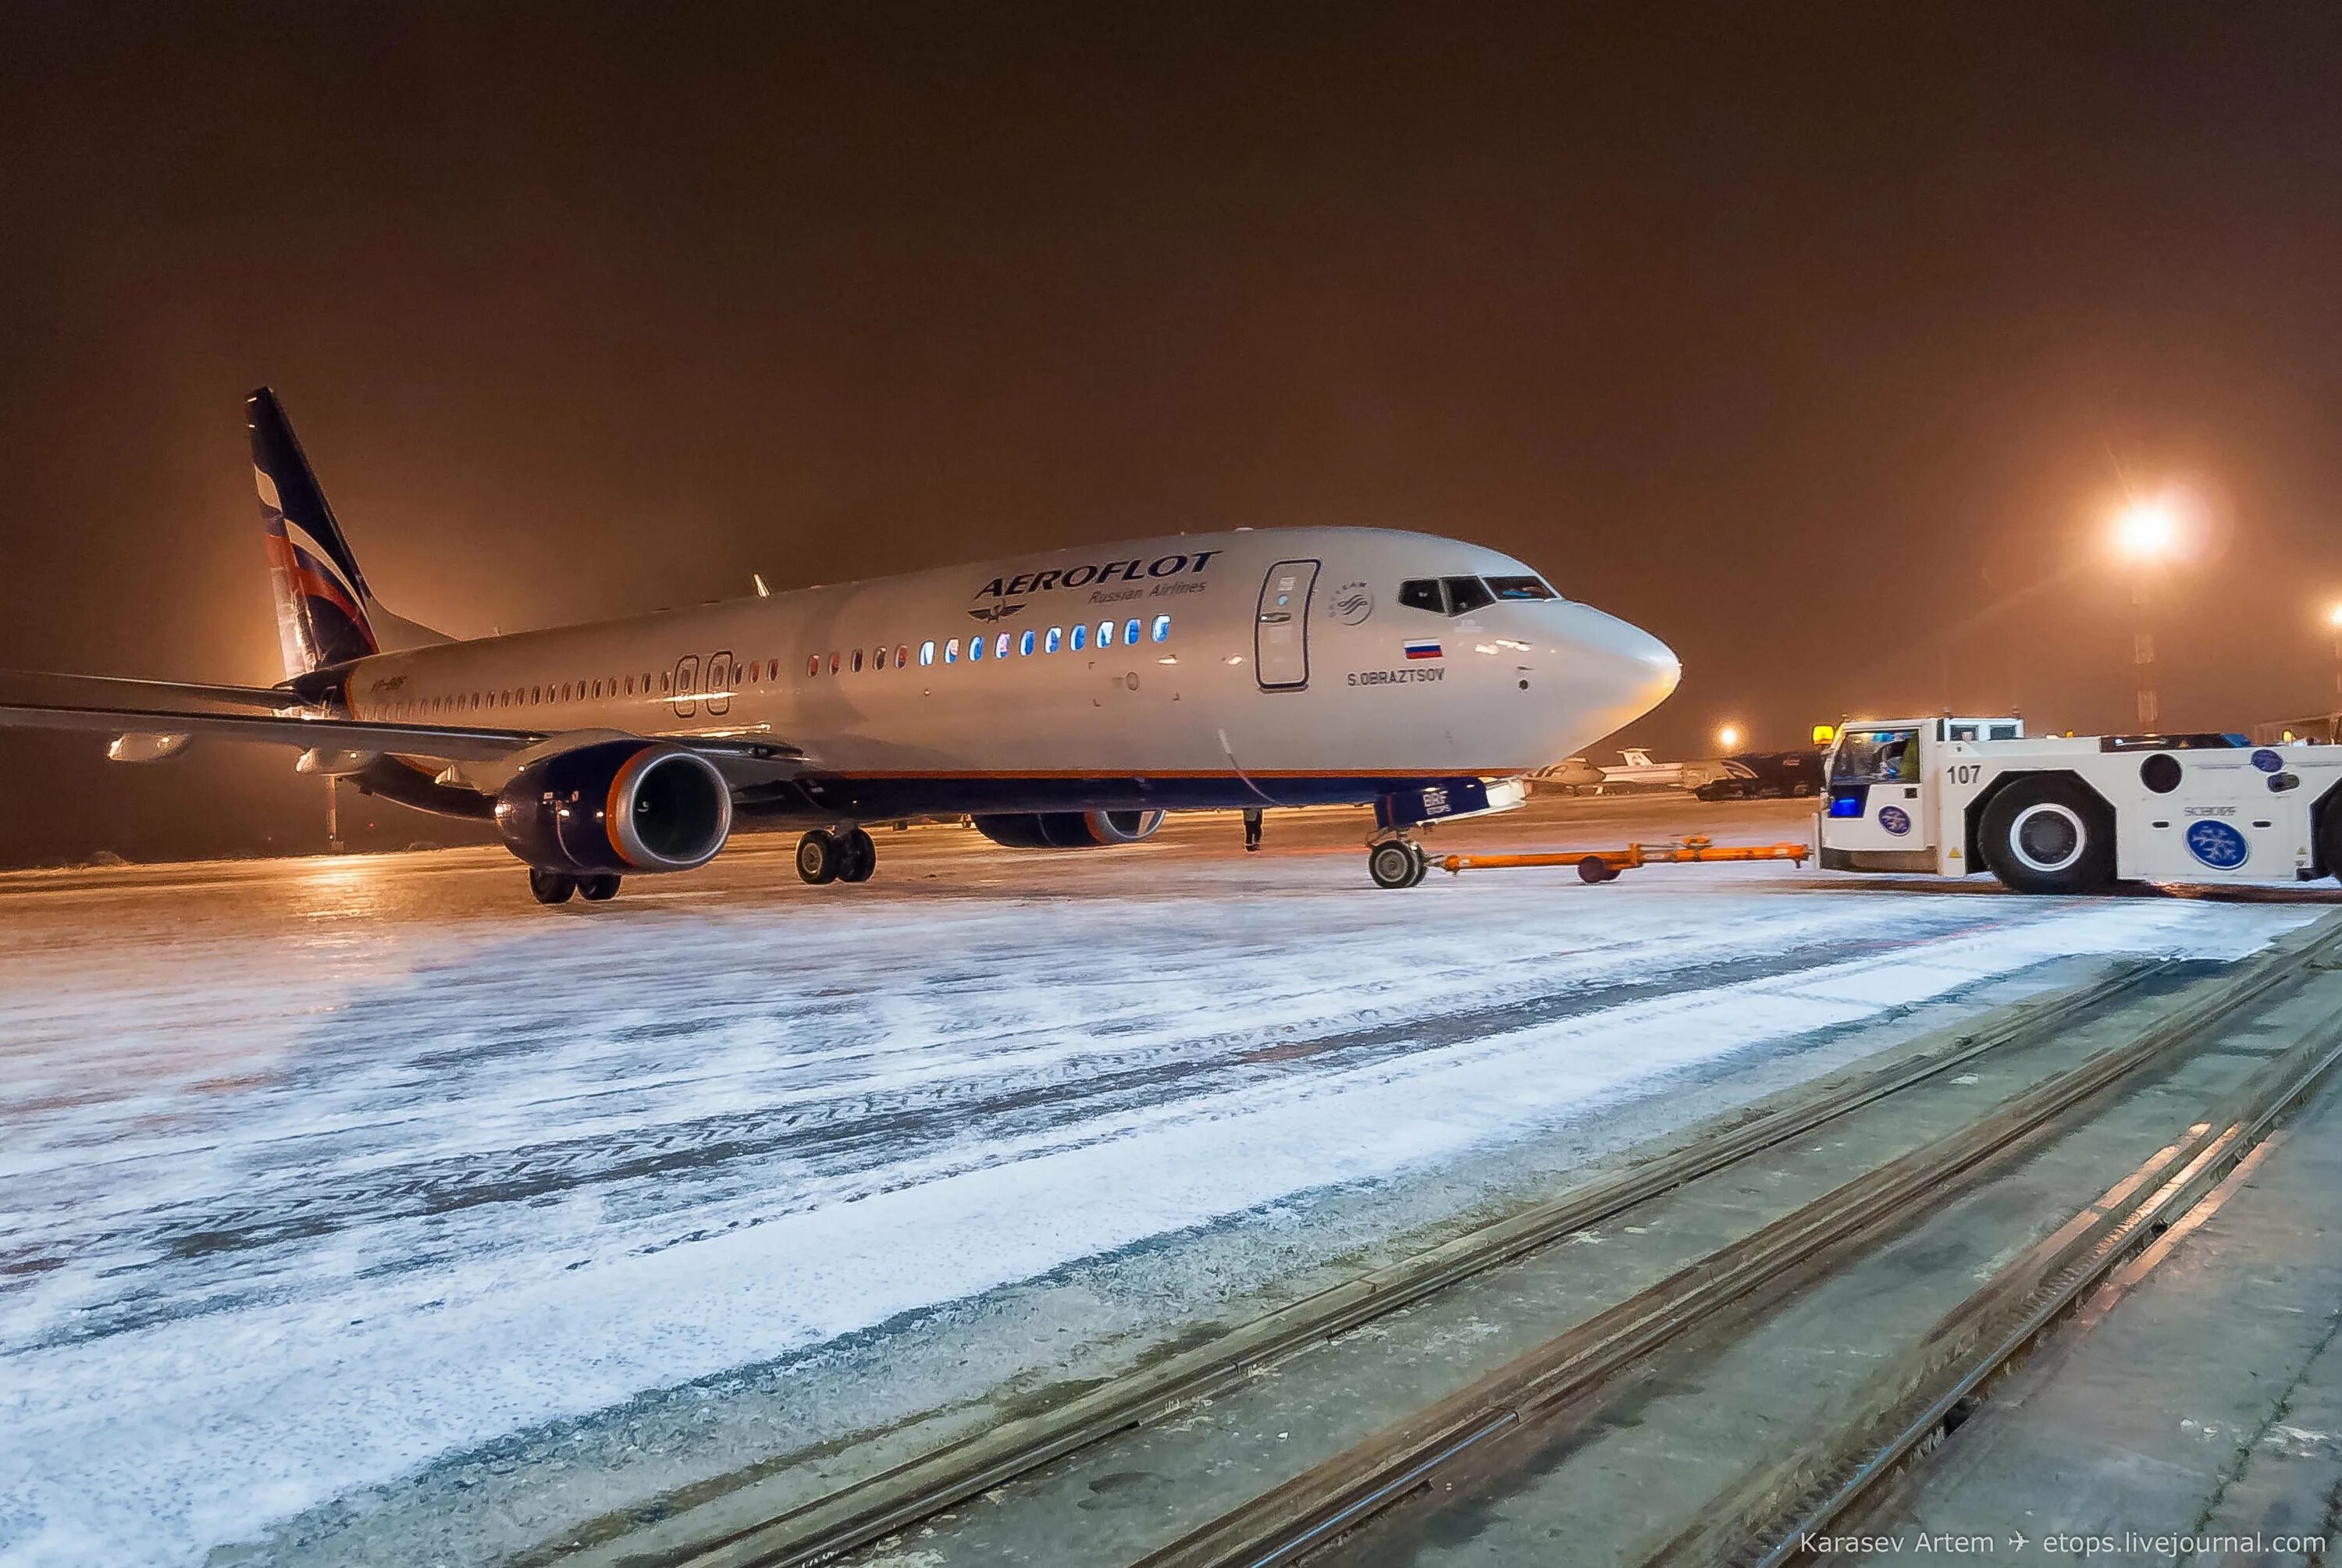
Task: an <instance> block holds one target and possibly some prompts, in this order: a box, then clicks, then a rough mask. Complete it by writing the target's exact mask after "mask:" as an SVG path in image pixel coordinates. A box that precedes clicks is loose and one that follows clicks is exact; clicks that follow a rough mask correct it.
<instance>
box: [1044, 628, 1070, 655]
mask: <svg viewBox="0 0 2342 1568" xmlns="http://www.w3.org/2000/svg"><path fill="white" fill-rule="evenodd" d="M1065 635H1066V634H1065V633H1064V631H1062V630H1061V629H1059V628H1058V627H1056V626H1052V627H1050V628H1049V634H1048V636H1047V637H1046V638H1044V639H1043V640H1042V643H1041V651H1042V652H1043V653H1045V654H1054V653H1056V651H1057V644H1059V643H1060V642H1062V641H1064V640H1065Z"/></svg>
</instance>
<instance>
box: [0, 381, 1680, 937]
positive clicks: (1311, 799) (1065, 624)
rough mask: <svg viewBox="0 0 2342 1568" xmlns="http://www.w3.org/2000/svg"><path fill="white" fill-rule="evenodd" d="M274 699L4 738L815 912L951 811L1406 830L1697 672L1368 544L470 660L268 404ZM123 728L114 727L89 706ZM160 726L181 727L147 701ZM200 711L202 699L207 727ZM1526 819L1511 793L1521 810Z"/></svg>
mask: <svg viewBox="0 0 2342 1568" xmlns="http://www.w3.org/2000/svg"><path fill="white" fill-rule="evenodd" d="M246 406H247V409H248V412H249V414H250V420H251V428H252V454H253V466H254V469H255V474H256V477H257V482H258V485H259V490H260V512H261V518H262V522H263V524H264V525H265V529H266V543H267V547H268V556H269V567H270V573H271V575H272V578H273V581H274V584H275V594H276V616H277V631H278V634H279V638H280V641H281V643H282V645H283V650H284V655H285V681H284V683H283V684H280V685H277V686H273V687H242V686H215V685H197V684H185V683H174V682H130V681H120V680H113V679H108V678H105V677H95V676H75V677H55V678H59V679H65V680H70V681H73V682H76V683H78V684H79V687H80V689H81V690H82V691H83V692H85V693H87V694H90V695H91V699H92V700H91V701H89V702H87V703H51V702H41V703H29V702H18V703H10V704H0V724H12V725H18V726H25V727H35V728H49V729H68V730H81V731H89V732H95V733H99V734H112V735H113V736H114V737H115V739H114V741H113V743H112V745H111V747H110V748H109V754H110V755H112V756H114V757H115V758H116V759H117V760H120V761H125V762H141V761H155V760H159V759H161V758H164V757H166V756H169V755H172V754H175V753H176V752H177V751H179V750H180V749H182V748H183V747H184V746H185V744H187V742H188V741H189V740H190V739H191V738H194V737H200V736H217V737H222V738H228V739H235V740H245V741H260V742H265V743H272V744H280V745H288V746H293V747H295V748H297V749H299V751H300V753H301V756H300V760H299V762H298V763H297V764H295V765H296V766H298V767H299V768H300V769H301V770H302V771H304V772H306V773H312V774H329V775H335V776H340V777H344V778H346V779H348V780H349V781H350V782H351V783H353V784H355V785H356V786H357V787H358V788H360V789H362V790H365V791H366V792H368V793H371V794H376V795H380V796H383V797H385V798H386V799H389V800H393V801H396V802H398V803H400V804H404V805H408V806H412V807H415V808H416V809H419V810H422V811H427V812H436V813H441V814H446V815H451V816H461V817H472V818H477V819H480V820H482V821H486V822H492V823H494V824H495V828H496V830H497V832H498V833H499V834H502V836H503V838H504V841H505V844H508V845H509V846H510V847H511V849H512V852H513V854H515V855H516V856H518V857H519V858H520V859H521V860H522V861H523V862H525V864H527V866H528V867H529V883H530V886H531V888H532V890H533V891H534V892H535V895H536V897H537V898H538V899H539V900H540V901H543V902H545V903H559V902H562V901H564V900H565V899H567V898H568V897H569V896H570V895H571V894H573V893H582V894H584V895H585V896H586V898H588V899H603V898H607V897H609V896H611V894H615V893H616V891H617V887H618V879H619V878H620V876H621V875H624V874H630V873H637V872H664V871H684V870H688V869H690V868H691V867H693V866H696V865H701V864H705V863H706V862H707V861H708V860H709V859H711V858H713V857H714V856H715V854H716V853H717V852H718V851H719V850H721V849H722V848H723V847H724V845H725V843H726V840H727V839H728V838H729V837H730V835H731V834H732V833H733V832H734V831H735V830H736V829H737V828H744V827H793V828H801V829H804V830H805V834H804V837H803V839H802V840H801V841H800V843H799V845H798V850H797V870H798V873H799V874H800V875H802V876H803V877H804V878H805V879H806V881H807V882H814V883H825V882H831V881H845V882H860V881H862V880H864V879H866V877H868V876H869V875H870V873H871V870H872V868H873V866H874V864H875V863H876V852H875V850H874V849H873V847H872V844H871V840H870V835H869V834H867V833H866V832H865V831H864V830H863V828H862V825H861V824H864V823H867V822H876V821H888V820H893V819H896V818H899V817H906V816H925V815H961V814H966V815H968V816H970V817H972V818H973V819H974V820H975V823H976V827H977V828H978V829H979V830H981V831H982V832H983V833H985V834H986V835H987V836H988V837H990V838H991V839H993V840H994V841H995V842H996V843H998V844H1004V845H1008V846H1012V847H1043V846H1057V847H1073V846H1077V845H1098V844H1117V843H1127V842H1130V841H1133V840H1136V839H1140V838H1144V837H1145V836H1146V835H1147V834H1150V833H1152V832H1153V831H1154V830H1155V827H1156V824H1159V823H1160V822H1161V820H1162V814H1163V813H1165V812H1166V811H1179V810H1183V809H1204V808H1223V809H1224V808H1228V807H1236V806H1286V805H1313V804H1328V803H1336V802H1349V803H1356V804H1366V803H1373V804H1375V805H1376V808H1377V810H1376V821H1377V824H1378V834H1377V837H1376V840H1375V841H1374V842H1373V843H1372V844H1370V845H1369V846H1368V869H1369V872H1370V874H1372V875H1373V877H1374V879H1375V880H1376V882H1377V883H1380V884H1383V885H1385V886H1405V885H1409V884H1413V883H1415V882H1418V881H1420V880H1422V876H1423V871H1424V857H1423V855H1422V854H1421V852H1420V851H1419V850H1418V849H1417V848H1416V846H1415V844H1413V843H1412V842H1411V841H1409V839H1408V838H1407V836H1406V834H1407V830H1408V829H1409V828H1410V827H1413V826H1416V825H1418V824H1422V823H1424V822H1426V821H1430V820H1433V819H1436V818H1439V817H1443V816H1450V815H1458V814H1468V813H1471V812H1475V811H1481V810H1486V809H1489V807H1490V805H1491V804H1492V801H1491V795H1490V790H1491V787H1492V786H1494V787H1495V788H1496V802H1495V804H1502V803H1503V802H1504V801H1506V799H1508V798H1511V795H1510V794H1508V793H1507V788H1506V784H1505V781H1508V780H1513V779H1516V778H1517V777H1518V776H1519V775H1521V774H1526V773H1527V772H1529V771H1530V770H1531V769H1533V768H1536V767H1538V766H1541V765H1543V764H1546V763H1549V762H1551V761H1552V760H1553V759H1554V758H1555V757H1557V756H1567V755H1569V754H1572V753H1573V752H1576V751H1577V750H1579V749H1580V748H1582V747H1584V746H1585V745H1586V744H1587V743H1588V742H1591V741H1594V740H1597V739H1599V738H1601V737H1602V736H1603V735H1606V734H1609V733H1610V732H1612V731H1613V730H1616V729H1617V728H1618V727H1620V726H1621V725H1623V724H1626V723H1627V722H1628V721H1630V720H1632V719H1634V718H1636V717H1637V716H1638V715H1640V714H1644V713H1646V712H1648V711H1649V710H1650V709H1651V708H1653V707H1655V706H1656V705H1657V704H1659V703H1660V702H1661V701H1662V700H1663V699H1665V698H1666V695H1667V694H1668V693H1669V692H1671V691H1673V690H1674V689H1675V684H1676V678H1677V675H1678V673H1679V672H1678V666H1677V664H1676V658H1675V655H1674V654H1671V653H1669V652H1668V651H1667V649H1666V646H1665V645H1664V644H1661V643H1660V642H1659V641H1658V640H1657V639H1656V638H1654V637H1652V636H1650V635H1648V634H1646V633H1644V632H1641V631H1638V630H1636V628H1635V627H1633V626H1631V625H1628V624H1626V623H1625V622H1624V621H1620V620H1617V619H1616V618H1614V617H1612V616H1609V615H1606V614H1603V613H1602V612H1601V611H1599V610H1596V609H1592V608H1589V607H1588V606H1586V605H1584V604H1574V603H1572V602H1570V601H1569V600H1567V599H1565V598H1563V597H1562V596H1560V595H1559V594H1556V592H1555V591H1554V590H1553V588H1552V587H1551V586H1550V585H1548V584H1547V583H1546V580H1545V579H1544V578H1543V577H1541V576H1539V575H1538V574H1536V572H1534V571H1532V570H1531V569H1530V568H1528V567H1527V566H1525V565H1523V564H1521V563H1519V562H1517V561H1515V560H1512V559H1510V558H1508V557H1506V556H1505V555H1502V554H1497V553H1496V551H1493V550H1486V549H1482V548H1480V547H1478V546H1476V545H1473V544H1462V543H1459V542H1457V541H1456V540H1452V539H1442V538H1436V537H1434V536H1431V535H1429V534H1402V533H1394V532H1387V531H1384V530H1379V529H1368V528H1292V529H1274V530H1261V531H1254V530H1249V529H1238V530H1236V532H1234V533H1226V534H1176V535H1174V536H1171V537H1168V538H1160V539H1138V540H1126V541H1122V542H1120V543H1116V544H1101V545H1098V546H1096V547H1094V548H1089V549H1080V550H1063V551H1056V552H1053V553H1049V554H1037V555H1026V556H1019V557H1016V558H1013V559H1007V560H1000V561H989V562H981V563H977V564H972V565H967V566H958V567H949V568H945V569H941V570H936V571H927V572H917V573H912V574H906V575H903V576H896V577H884V578H876V579H873V580H871V581H868V582H862V583H848V584H839V585H836V586H834V587H820V588H806V589H800V590H797V591H796V592H793V593H779V594H771V595H769V596H760V597H756V598H749V599H741V600H737V601H733V602H729V603H725V604H709V605H706V606H704V607H701V608H698V609H691V610H673V611H663V612H660V613H658V614H648V615H642V616H637V617H635V618H633V619H629V620H622V621H610V622H603V623H599V624H591V625H581V626H569V627H563V628H560V629H557V630H551V631H542V632H528V633H522V634H515V635H511V636H498V637H486V638H480V639H476V640H473V641H464V642H458V641H455V640H453V639H450V638H447V637H445V636H442V635H440V634H437V633H435V632H432V631H429V630H428V629H426V628H425V627H422V626H418V625H415V624H413V623H411V622H407V621H404V620H401V619H400V618H398V617H397V616H395V615H392V614H389V613H388V612H386V611H385V610H384V609H383V608H382V606H381V605H380V604H377V603H376V602H375V598H374V595H373V594H372V592H371V591H370V590H369V589H368V587H367V584H366V580H365V574H364V573H362V572H361V571H360V570H359V568H358V562H357V557H356V555H355V554H353V553H352V551H351V549H350V546H349V542H348V540H347V539H346V538H345V536H344V534H343V533H342V530H341V528H340V526H339V525H338V524H336V523H335V519H334V514H333V512H332V511H331V509H330V508H328V507H327V505H326V504H325V494H324V493H323V492H322V491H321V490H320V489H319V488H318V486H317V483H316V479H315V475H314V474H312V473H311V472H310V469H309V465H308V462H307V460H306V459H305V457H304V456H303V454H302V453H301V449H300V446H299V444H298V443H297V442H296V441H295V439H294V435H293V431H292V427H291V426H290V425H289V424H287V423H286V422H285V415H284V412H283V410H282V409H281V408H280V407H279V406H278V404H277V402H276V398H275V395H274V394H272V393H270V392H269V391H268V390H267V389H265V388H263V389H262V390H261V391H259V392H256V393H255V394H253V395H252V397H251V398H250V400H249V402H248V404H247V405H246ZM100 693H103V694H105V696H106V697H108V698H109V699H115V700H108V701H104V702H100V701H97V700H96V694H100ZM148 704H157V705H148ZM196 704H200V705H196ZM1512 793H1515V794H1516V793H1517V792H1516V791H1515V792H1512Z"/></svg>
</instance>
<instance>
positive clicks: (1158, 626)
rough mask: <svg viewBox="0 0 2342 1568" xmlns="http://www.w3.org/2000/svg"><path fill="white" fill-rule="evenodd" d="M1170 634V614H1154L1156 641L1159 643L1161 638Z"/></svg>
mask: <svg viewBox="0 0 2342 1568" xmlns="http://www.w3.org/2000/svg"><path fill="white" fill-rule="evenodd" d="M1170 634H1171V617H1170V616H1168V615H1157V616H1156V617H1155V640H1156V642H1158V643H1159V642H1161V641H1163V639H1164V638H1166V637H1167V636H1169V635H1170Z"/></svg>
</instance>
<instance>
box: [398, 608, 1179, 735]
mask: <svg viewBox="0 0 2342 1568" xmlns="http://www.w3.org/2000/svg"><path fill="white" fill-rule="evenodd" d="M1142 634H1143V635H1142ZM1170 635H1171V617H1170V616H1168V615H1157V616H1156V617H1155V619H1154V621H1153V623H1152V624H1148V623H1145V622H1142V621H1141V620H1139V619H1138V618H1137V617H1136V616H1133V617H1132V618H1131V619H1129V620H1127V621H1125V622H1123V623H1121V624H1119V625H1118V626H1117V625H1116V623H1114V622H1112V621H1100V622H1099V623H1098V624H1097V625H1096V627H1095V628H1092V627H1090V626H1086V625H1082V626H1076V627H1075V628H1074V629H1073V631H1072V632H1071V633H1070V634H1068V633H1067V632H1066V629H1065V628H1064V627H1063V626H1052V627H1050V628H1049V629H1048V630H1047V631H1046V632H1042V631H1039V630H1038V629H1037V628H1036V629H1028V630H1026V631H1025V632H1024V633H1022V634H1018V633H1014V632H1003V633H1001V634H999V637H998V638H997V640H996V641H992V642H989V643H988V642H987V640H986V638H985V637H983V636H982V635H977V636H973V637H970V638H969V639H968V640H967V658H968V660H969V661H970V662H971V663H973V662H975V661H976V660H979V659H982V658H984V657H985V656H986V653H987V651H989V653H990V654H991V656H992V657H994V658H996V659H1005V658H1006V657H1008V656H1009V654H1011V653H1012V652H1013V653H1016V654H1033V653H1036V652H1037V653H1044V654H1054V653H1056V652H1057V651H1058V650H1059V649H1061V648H1069V649H1071V650H1072V651H1073V652H1075V653H1077V654H1078V653H1080V652H1081V651H1082V650H1083V649H1085V648H1087V647H1093V646H1095V647H1100V648H1111V647H1114V646H1115V645H1116V644H1117V643H1121V644H1129V645H1132V646H1136V644H1138V643H1140V642H1141V641H1143V640H1152V641H1154V642H1157V643H1160V642H1165V641H1167V640H1168V639H1169V638H1170ZM943 661H944V663H945V664H958V663H959V661H960V640H959V639H958V638H957V637H954V638H951V639H950V640H949V641H947V642H946V643H945V644H943ZM935 662H936V644H934V643H931V642H930V643H922V644H919V663H920V664H934V663H935ZM825 663H826V664H827V665H828V666H829V673H830V674H833V675H835V674H841V673H845V672H847V671H852V672H854V673H856V674H859V673H860V672H861V671H862V670H864V669H872V670H883V669H885V668H886V667H887V665H888V664H890V663H891V664H893V665H894V666H895V667H896V668H897V669H906V668H908V667H909V665H910V663H911V645H910V644H908V643H899V644H896V646H895V647H893V648H891V649H889V648H887V647H886V645H885V644H880V645H879V646H877V647H875V648H873V649H871V650H870V651H869V654H868V655H867V658H866V657H865V655H864V653H863V651H862V650H861V649H860V648H856V649H854V650H852V651H851V652H850V653H845V654H838V653H832V654H829V655H827V657H826V660H825V658H824V656H823V655H822V654H814V655H812V656H811V657H810V658H808V659H807V660H806V674H808V675H818V674H821V672H822V666H823V664H825ZM737 674H738V675H739V677H740V683H741V684H744V685H755V684H759V683H761V682H763V681H765V680H766V679H771V680H776V681H777V680H779V679H780V678H781V661H780V660H779V659H777V658H776V659H771V660H765V659H756V660H751V661H750V662H749V663H748V664H747V666H746V668H745V669H739V670H738V671H737ZM635 680H636V677H634V676H633V675H627V676H625V677H623V678H622V677H620V676H616V675H612V676H610V677H609V678H608V679H606V680H600V681H563V682H560V683H558V684H546V685H541V686H513V687H509V688H506V689H505V690H501V691H494V692H472V693H469V694H463V693H458V694H455V695H452V696H438V697H417V698H415V699H413V700H412V701H406V702H395V703H392V704H388V705H387V706H385V708H384V709H383V710H382V713H381V714H380V716H381V717H383V718H385V719H418V718H438V717H443V716H445V715H448V714H459V713H479V712H482V711H495V710H496V709H500V708H514V707H522V708H532V707H542V706H544V705H545V704H547V703H573V702H585V701H588V700H591V701H595V702H600V701H605V700H606V699H609V698H613V697H617V696H621V695H624V696H629V697H631V696H634V695H636V694H637V693H638V692H639V694H642V695H645V696H648V695H651V694H653V693H654V691H656V694H657V695H659V696H662V697H671V696H675V695H677V693H676V690H675V676H674V675H673V674H659V675H653V674H651V673H650V672H648V671H645V672H644V673H643V675H642V684H641V686H640V687H639V688H638V687H637V686H636V684H635ZM683 695H691V696H705V695H707V693H706V691H698V692H687V693H684V694H683Z"/></svg>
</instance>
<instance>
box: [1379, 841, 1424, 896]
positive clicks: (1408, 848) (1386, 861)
mask: <svg viewBox="0 0 2342 1568" xmlns="http://www.w3.org/2000/svg"><path fill="white" fill-rule="evenodd" d="M1366 874H1367V875H1368V876H1371V877H1373V878H1374V879H1375V885H1376V887H1413V886H1414V885H1415V884H1416V883H1418V882H1421V881H1422V880H1423V879H1424V878H1425V877H1426V876H1428V875H1430V874H1431V857H1430V856H1429V855H1427V854H1424V853H1423V846H1422V845H1421V844H1416V842H1415V841H1414V840H1412V839H1406V838H1386V839H1380V840H1377V841H1376V843H1373V844H1368V845H1367V846H1366Z"/></svg>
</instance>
